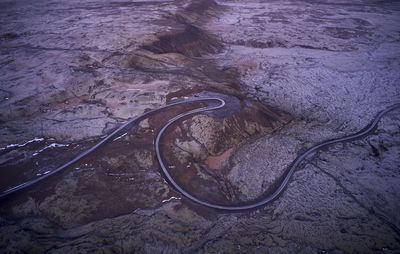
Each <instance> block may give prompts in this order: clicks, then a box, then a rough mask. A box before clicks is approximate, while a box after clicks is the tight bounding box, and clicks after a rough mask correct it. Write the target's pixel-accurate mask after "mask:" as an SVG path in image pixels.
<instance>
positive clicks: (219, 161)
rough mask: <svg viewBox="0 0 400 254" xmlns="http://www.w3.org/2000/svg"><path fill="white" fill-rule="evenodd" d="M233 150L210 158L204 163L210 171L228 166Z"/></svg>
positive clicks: (230, 149)
mask: <svg viewBox="0 0 400 254" xmlns="http://www.w3.org/2000/svg"><path fill="white" fill-rule="evenodd" d="M232 151H233V148H229V149H228V150H226V151H225V152H223V153H222V154H220V155H217V156H209V157H208V158H207V159H206V160H205V161H204V162H205V163H206V164H207V166H208V167H209V168H210V169H221V168H222V167H224V166H226V165H227V164H228V161H229V158H230V156H231V153H232Z"/></svg>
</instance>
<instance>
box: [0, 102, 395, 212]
mask: <svg viewBox="0 0 400 254" xmlns="http://www.w3.org/2000/svg"><path fill="white" fill-rule="evenodd" d="M206 101H215V102H219V104H218V105H217V106H207V107H202V108H198V109H194V110H191V111H188V112H185V113H182V114H179V115H177V116H175V117H174V118H172V119H170V120H169V121H168V122H167V123H166V124H165V125H164V126H163V127H162V129H161V130H160V131H159V133H158V135H157V137H156V142H155V149H156V155H157V159H158V162H159V164H160V166H161V169H162V171H163V173H164V174H165V176H166V177H167V179H168V181H169V182H170V183H171V184H172V185H173V186H174V187H175V188H176V189H177V190H178V191H179V192H181V193H182V194H183V195H184V196H185V197H187V198H189V199H190V200H192V201H194V202H196V203H199V204H201V205H204V206H207V207H211V208H215V209H219V210H226V211H240V210H248V209H253V208H256V207H259V206H262V205H265V204H268V203H270V202H272V201H273V200H274V199H276V198H277V197H278V196H279V195H280V194H281V193H282V192H283V190H284V189H285V188H286V186H287V184H288V183H289V180H290V178H291V177H292V175H293V173H294V172H295V170H296V169H297V167H298V166H299V165H300V163H301V162H303V161H304V159H305V158H306V157H307V156H308V155H310V154H311V153H314V152H316V151H318V150H320V149H322V148H324V147H327V146H329V145H333V144H336V143H339V142H345V141H351V140H355V139H359V138H362V137H364V136H366V135H368V134H371V133H372V131H373V130H374V129H375V128H376V126H377V124H378V122H379V121H380V119H381V118H382V117H383V116H384V115H385V114H386V113H388V112H389V111H391V110H394V109H395V108H398V107H400V103H398V104H394V105H392V106H390V107H388V108H387V109H385V110H383V111H381V112H380V113H379V114H378V115H377V116H376V117H375V118H374V119H373V121H372V122H371V123H370V124H369V125H368V126H367V127H366V128H364V129H363V130H361V131H359V132H357V133H354V134H351V135H348V136H344V137H341V138H336V139H331V140H327V141H324V142H321V143H319V144H316V145H314V146H312V147H310V148H309V149H308V150H307V151H305V152H304V153H302V154H301V155H299V156H298V157H297V158H296V159H295V160H294V161H293V163H292V164H291V167H290V168H289V169H288V171H287V174H286V176H285V178H284V179H283V181H282V182H281V184H280V185H279V187H278V188H277V189H276V190H275V192H274V193H272V194H271V195H269V196H267V197H266V198H264V199H262V200H261V201H256V202H253V203H250V204H244V205H218V204H213V203H209V202H206V201H203V200H201V199H198V198H196V197H194V196H193V195H191V194H190V193H188V192H187V191H185V190H184V189H183V188H182V187H181V186H180V185H179V184H178V183H177V182H176V181H175V180H174V179H173V178H172V176H171V175H170V174H169V171H168V169H167V167H166V166H165V163H164V161H163V159H162V156H161V151H160V140H161V138H162V135H163V134H164V132H165V130H166V129H167V128H168V127H169V126H170V125H171V124H173V123H174V122H176V121H178V120H179V119H181V118H183V117H186V116H189V115H192V114H195V113H200V112H205V111H210V110H217V109H220V108H222V107H224V106H225V101H224V100H222V99H220V98H217V97H208V98H195V99H188V100H185V101H180V102H175V103H171V104H168V105H165V106H163V107H160V108H157V109H153V110H150V111H148V112H146V113H143V114H141V115H138V116H136V117H134V118H132V119H130V120H129V121H127V122H126V123H125V124H123V125H122V126H120V127H119V128H118V129H116V130H115V131H113V132H112V133H111V134H109V135H108V136H107V137H105V138H104V139H102V140H101V141H100V142H99V143H97V144H96V145H94V146H93V147H92V148H90V149H89V150H87V151H85V152H83V153H81V154H80V155H78V156H77V157H75V158H74V159H72V160H71V161H69V162H67V163H65V164H64V165H62V166H60V167H58V168H56V169H55V170H53V171H51V172H50V173H48V174H46V175H43V176H41V177H38V178H36V179H33V180H31V181H28V182H25V183H23V184H21V185H18V186H16V187H13V188H11V189H8V190H6V191H4V192H2V193H1V194H0V198H3V197H6V196H9V195H11V194H13V193H15V192H17V191H20V190H23V189H25V188H27V187H29V186H31V185H33V184H36V183H38V182H40V181H42V180H43V179H45V178H47V177H49V176H51V175H54V174H56V173H57V172H59V171H61V170H63V169H65V168H66V167H68V166H70V165H71V164H73V163H75V162H77V161H78V160H80V159H82V158H83V157H85V156H86V155H88V154H89V153H91V152H93V151H94V150H96V149H97V148H99V147H100V146H101V145H103V144H104V143H105V142H107V141H108V140H110V139H111V138H113V137H114V136H115V135H116V134H118V133H119V132H120V131H121V130H123V129H124V128H125V127H127V126H128V125H130V124H132V123H134V122H136V121H139V120H142V119H143V118H145V117H147V116H149V115H150V114H152V113H154V112H157V111H159V110H162V109H165V108H168V107H171V106H175V105H180V104H186V103H191V102H206Z"/></svg>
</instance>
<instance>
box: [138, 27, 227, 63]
mask: <svg viewBox="0 0 400 254" xmlns="http://www.w3.org/2000/svg"><path fill="white" fill-rule="evenodd" d="M142 48H143V49H146V50H149V51H151V52H153V53H156V54H164V53H179V54H182V55H185V56H188V57H200V56H203V55H207V54H216V53H219V52H220V51H221V50H222V48H223V47H222V45H221V44H220V42H219V41H218V40H217V39H216V38H214V37H213V36H211V35H209V34H207V33H206V32H204V31H202V30H201V29H199V28H197V27H195V26H193V25H185V26H184V29H183V30H180V29H179V30H178V31H175V32H173V33H172V34H166V35H161V36H159V39H158V40H157V41H155V42H153V43H152V44H150V45H144V46H143V47H142Z"/></svg>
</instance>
